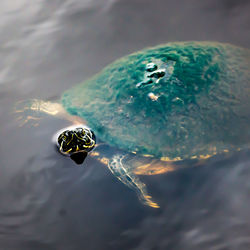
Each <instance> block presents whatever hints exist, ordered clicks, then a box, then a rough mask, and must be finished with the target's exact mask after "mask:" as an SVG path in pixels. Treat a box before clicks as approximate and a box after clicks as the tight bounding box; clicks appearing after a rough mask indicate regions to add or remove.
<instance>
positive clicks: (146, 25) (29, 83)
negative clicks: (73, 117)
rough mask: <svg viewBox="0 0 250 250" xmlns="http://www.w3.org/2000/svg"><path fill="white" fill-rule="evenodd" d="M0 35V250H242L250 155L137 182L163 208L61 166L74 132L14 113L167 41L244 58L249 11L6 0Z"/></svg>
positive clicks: (97, 168) (249, 229) (87, 166)
mask: <svg viewBox="0 0 250 250" xmlns="http://www.w3.org/2000/svg"><path fill="white" fill-rule="evenodd" d="M0 6H1V10H0V13H1V16H0V18H1V25H0V54H1V60H0V121H1V127H0V138H1V143H0V173H1V174H0V201H1V202H0V249H4V250H9V249H11V250H12V249H15V250H16V249H17V250H22V249H24V250H29V249H31V250H33V249H60V250H64V249H65V250H71V249H72V250H78V249H249V247H250V238H249V233H250V220H249V215H250V214H249V207H250V202H249V192H250V186H249V178H250V156H249V152H248V151H242V152H238V153H235V154H234V155H232V156H231V157H229V158H227V159H223V157H216V158H214V159H211V160H210V161H208V162H206V163H204V165H203V167H200V168H196V167H194V166H193V165H191V164H190V166H187V168H184V169H181V170H179V171H176V172H172V173H168V174H162V175H154V176H141V177H140V179H141V180H142V181H143V182H144V183H145V184H146V185H147V188H148V192H149V193H150V195H152V197H154V200H155V201H156V202H157V203H158V204H160V208H159V209H153V208H150V207H147V206H145V205H143V204H142V203H141V202H140V201H139V200H138V198H137V196H136V193H135V192H133V190H131V189H129V188H127V187H126V186H125V185H123V184H122V183H121V182H119V181H118V180H117V179H116V178H114V176H113V175H112V174H111V173H110V171H109V170H108V168H107V167H106V166H105V165H104V164H102V163H100V162H98V161H97V160H95V159H94V158H91V157H87V159H86V160H85V162H84V165H82V166H78V165H76V164H75V163H74V162H73V161H71V160H70V159H69V158H66V157H63V156H62V155H60V154H59V153H58V152H57V150H56V148H55V146H54V144H53V143H52V142H51V138H52V136H53V134H54V133H55V132H56V131H57V130H59V129H61V128H63V127H66V126H68V125H70V123H69V122H67V121H64V120H60V119H56V118H51V117H47V118H46V119H43V120H41V121H39V124H40V125H39V126H38V127H32V126H30V125H29V124H28V125H25V126H23V127H19V124H20V122H18V121H17V120H16V115H15V114H13V113H12V111H13V104H14V103H16V102H18V101H20V100H26V99H30V98H37V99H43V100H47V101H55V100H58V99H59V98H60V97H61V94H62V93H63V92H64V91H65V90H67V89H69V88H71V87H73V86H74V85H75V84H76V83H79V82H82V81H83V80H86V79H87V78H89V77H91V76H92V75H93V74H95V73H97V72H99V71H100V70H101V69H102V68H103V67H105V66H106V65H107V64H109V63H111V62H112V61H113V60H115V59H117V58H119V57H121V56H124V55H126V54H129V53H131V52H134V51H137V50H139V49H142V48H144V47H147V46H152V45H157V44H160V43H166V42H169V41H186V40H210V41H211V40H212V41H220V42H229V43H232V44H235V45H238V46H242V47H246V48H250V47H249V44H250V43H249V41H250V33H249V27H250V19H249V14H248V13H249V9H250V6H249V3H248V1H238V2H235V1H229V0H227V1H226V0H224V1H220V2H219V3H218V1H203V2H201V1H189V2H188V3H187V2H185V1H181V2H174V1H160V0H157V1H147V0H145V1H139V0H134V1H118V0H117V1H113V0H110V1H108V0H107V1H101V0H92V1H87V0H86V1H74V0H67V1H66V0H65V1H56V0H53V1H50V2H46V3H45V2H42V1H33V2H32V3H30V2H28V1H26V0H19V1H15V2H11V3H10V2H9V1H5V0H4V1H3V2H1V3H0Z"/></svg>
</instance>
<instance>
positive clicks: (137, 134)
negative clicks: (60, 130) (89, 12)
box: [62, 42, 250, 159]
mask: <svg viewBox="0 0 250 250" xmlns="http://www.w3.org/2000/svg"><path fill="white" fill-rule="evenodd" d="M155 70H161V71H162V72H164V74H163V73H161V75H159V74H158V75H157V74H154V75H153V76H152V78H150V76H149V74H152V73H153V72H155ZM249 72H250V51H249V50H248V49H244V48H240V47H236V46H233V45H230V44H223V43H215V42H175V43H167V44H165V45H160V46H157V47H153V48H149V49H145V50H142V51H139V52H137V53H134V54H131V55H128V56H125V57H123V58H121V59H119V60H117V61H115V62H114V63H112V64H110V65H108V66H107V67H106V68H104V69H103V70H102V71H101V72H100V73H99V74H97V75H95V76H94V77H92V78H91V79H89V80H87V81H86V82H84V83H81V84H79V85H77V86H75V87H74V88H72V89H70V90H68V91H66V92H65V93H64V94H63V96H62V104H63V106H64V108H65V109H66V110H67V111H68V112H69V113H70V114H72V115H77V116H80V117H82V118H84V120H86V121H87V123H88V125H89V126H90V127H91V128H92V129H93V130H94V131H95V133H96V135H97V137H98V138H100V139H101V140H102V141H104V142H107V143H108V144H110V145H113V146H117V147H118V148H121V149H124V150H127V151H130V152H132V151H135V152H137V153H139V154H149V155H153V156H155V157H169V158H176V157H177V159H184V158H194V157H197V156H206V155H213V154H216V153H218V152H222V151H227V150H231V149H237V148H240V147H242V146H244V145H247V144H248V143H249V137H250V133H249V120H250V109H249V102H250V101H249V100H250V98H249V97H250V95H249V88H250V87H249V86H250V73H249ZM150 79H152V81H148V80H150ZM143 81H144V82H145V81H148V82H147V83H146V84H139V85H138V83H141V82H143ZM150 96H155V97H156V98H153V99H152V98H150Z"/></svg>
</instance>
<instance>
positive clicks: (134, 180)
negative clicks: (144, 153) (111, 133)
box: [108, 155, 160, 208]
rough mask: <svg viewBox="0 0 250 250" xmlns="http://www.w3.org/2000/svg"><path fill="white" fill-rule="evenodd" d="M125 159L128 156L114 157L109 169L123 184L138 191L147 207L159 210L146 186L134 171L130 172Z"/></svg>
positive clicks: (109, 163)
mask: <svg viewBox="0 0 250 250" xmlns="http://www.w3.org/2000/svg"><path fill="white" fill-rule="evenodd" d="M125 157H126V155H115V156H113V158H112V159H111V160H110V161H109V162H108V168H109V169H110V171H111V172H112V174H113V175H114V176H115V177H116V178H118V179H119V180H120V181H121V182H122V183H123V184H125V185H126V186H128V187H129V188H131V189H133V190H134V191H136V193H137V195H138V198H139V199H140V200H141V201H142V202H143V203H144V204H145V205H148V206H150V207H153V208H159V207H160V206H159V205H158V204H157V203H156V202H154V201H152V200H151V198H152V197H151V196H150V195H149V194H148V192H147V188H146V185H145V184H144V183H143V182H142V181H140V179H139V178H138V177H137V176H136V175H134V174H133V172H132V171H129V169H130V168H129V166H126V162H124V161H123V159H124V158H125Z"/></svg>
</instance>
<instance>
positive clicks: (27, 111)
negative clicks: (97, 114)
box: [14, 99, 83, 127]
mask: <svg viewBox="0 0 250 250" xmlns="http://www.w3.org/2000/svg"><path fill="white" fill-rule="evenodd" d="M14 113H15V114H17V115H18V117H17V121H18V123H19V126H20V127H21V126H23V125H25V124H29V125H31V126H38V125H39V121H40V120H41V119H42V118H44V117H45V116H46V115H49V116H55V117H57V118H62V119H65V120H69V121H71V122H73V123H74V124H78V123H83V119H81V118H79V117H75V116H71V115H70V114H68V113H67V112H66V111H65V109H64V108H63V106H62V105H61V104H60V103H58V102H50V101H43V100H39V99H31V100H24V101H19V102H18V103H16V105H15V107H14Z"/></svg>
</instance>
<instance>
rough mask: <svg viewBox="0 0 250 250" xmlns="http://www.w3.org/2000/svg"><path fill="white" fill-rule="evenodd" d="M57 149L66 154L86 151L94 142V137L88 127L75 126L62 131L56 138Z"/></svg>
mask: <svg viewBox="0 0 250 250" xmlns="http://www.w3.org/2000/svg"><path fill="white" fill-rule="evenodd" d="M57 142H58V147H59V151H60V152H61V153H62V154H64V155H68V156H72V155H73V154H76V153H80V152H83V153H88V152H89V151H91V150H92V149H93V148H94V147H95V144H96V138H95V135H94V133H93V131H91V130H90V129H89V128H84V127H77V128H74V129H71V130H65V131H63V132H62V133H61V134H60V135H59V136H58V139H57Z"/></svg>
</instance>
